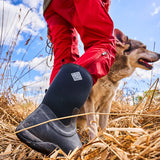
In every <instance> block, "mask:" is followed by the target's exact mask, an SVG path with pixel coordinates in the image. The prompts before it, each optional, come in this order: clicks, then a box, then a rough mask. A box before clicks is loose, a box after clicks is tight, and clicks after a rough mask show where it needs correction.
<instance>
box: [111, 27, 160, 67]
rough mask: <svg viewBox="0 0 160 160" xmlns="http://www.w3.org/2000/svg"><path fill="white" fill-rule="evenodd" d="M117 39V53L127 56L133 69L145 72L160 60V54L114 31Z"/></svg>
mask: <svg viewBox="0 0 160 160" xmlns="http://www.w3.org/2000/svg"><path fill="white" fill-rule="evenodd" d="M114 36H115V39H116V51H117V54H118V55H124V56H127V59H128V61H129V64H130V65H132V67H135V68H136V67H139V68H142V69H145V70H151V69H152V64H150V63H153V62H156V61H158V60H159V59H160V54H158V53H156V52H152V51H149V50H147V49H146V46H145V45H144V44H143V43H142V42H140V41H137V40H132V39H129V38H128V37H127V36H126V35H125V34H124V33H122V32H121V31H120V30H118V29H115V30H114Z"/></svg>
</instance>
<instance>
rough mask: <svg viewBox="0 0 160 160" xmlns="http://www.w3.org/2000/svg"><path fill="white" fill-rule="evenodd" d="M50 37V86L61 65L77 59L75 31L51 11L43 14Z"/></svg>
mask: <svg viewBox="0 0 160 160" xmlns="http://www.w3.org/2000/svg"><path fill="white" fill-rule="evenodd" d="M45 18H46V21H47V24H48V28H49V32H50V36H51V39H52V42H53V44H54V65H53V69H52V73H51V77H50V84H51V82H52V81H53V79H54V77H55V76H56V74H57V73H58V71H59V69H60V67H61V65H62V64H66V63H72V62H74V61H75V60H77V58H79V52H78V37H77V31H76V30H75V29H74V28H73V27H72V25H71V24H70V23H68V22H67V21H66V20H65V19H63V18H62V17H61V16H60V15H58V14H56V13H55V12H54V11H53V10H51V11H50V10H47V12H45Z"/></svg>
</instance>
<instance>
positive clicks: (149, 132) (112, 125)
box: [0, 91, 160, 160]
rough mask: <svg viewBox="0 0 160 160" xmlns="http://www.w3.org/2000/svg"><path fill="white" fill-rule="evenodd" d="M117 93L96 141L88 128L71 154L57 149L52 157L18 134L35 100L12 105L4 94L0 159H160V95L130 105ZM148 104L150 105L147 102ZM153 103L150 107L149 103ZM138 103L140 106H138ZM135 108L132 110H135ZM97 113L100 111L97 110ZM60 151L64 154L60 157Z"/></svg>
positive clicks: (33, 106)
mask: <svg viewBox="0 0 160 160" xmlns="http://www.w3.org/2000/svg"><path fill="white" fill-rule="evenodd" d="M121 96H122V91H121V92H118V95H117V97H119V98H116V99H115V101H113V103H112V110H111V114H110V120H109V127H108V128H105V129H104V130H101V129H100V128H99V132H98V135H96V138H95V139H93V140H89V138H88V128H86V129H84V130H81V131H78V132H79V134H80V136H81V141H82V143H83V146H82V148H80V149H75V151H73V152H72V153H70V154H69V155H66V154H65V153H63V152H62V151H61V150H55V151H53V153H52V154H51V155H49V156H45V155H42V154H41V153H38V152H36V151H34V150H32V149H31V148H29V147H27V146H26V145H25V144H23V143H21V142H20V141H19V140H18V138H17V137H16V135H15V128H16V126H17V125H18V123H19V122H20V121H21V120H23V119H24V118H25V117H26V116H27V115H28V114H29V113H30V112H32V111H33V110H34V109H35V107H36V106H35V105H33V103H32V102H29V101H28V102H27V101H26V102H25V103H22V101H18V100H16V97H15V98H14V101H15V105H12V104H11V105H10V104H9V103H8V100H7V99H6V98H5V97H1V99H0V106H1V108H0V117H1V118H0V144H1V145H0V159H8V160H14V159H16V160H21V159H44V160H47V159H68V160H76V159H77V160H81V159H83V160H98V159H102V160H103V159H104V160H108V159H111V160H118V159H121V160H135V159H136V160H143V159H144V160H146V159H147V160H148V159H154V160H156V159H157V160H158V159H160V97H154V98H153V99H152V103H151V104H150V103H148V102H150V101H151V97H152V96H149V97H147V100H145V101H143V102H141V103H140V104H139V105H136V106H131V105H130V104H129V103H127V101H126V100H125V99H124V98H123V100H122V99H121V98H120V97H121ZM146 103H147V105H146ZM149 104H150V106H148V105H149ZM137 106H138V107H137ZM135 108H136V111H135V112H134V113H133V111H134V110H135ZM97 114H98V113H97ZM59 153H60V154H61V155H63V156H59Z"/></svg>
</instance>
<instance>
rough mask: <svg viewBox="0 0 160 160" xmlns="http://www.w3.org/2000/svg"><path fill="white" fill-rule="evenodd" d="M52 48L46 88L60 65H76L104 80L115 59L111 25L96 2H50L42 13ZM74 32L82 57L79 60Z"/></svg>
mask: <svg viewBox="0 0 160 160" xmlns="http://www.w3.org/2000/svg"><path fill="white" fill-rule="evenodd" d="M44 17H45V19H46V22H47V25H48V28H49V33H50V36H51V39H52V42H53V44H54V66H53V70H52V73H51V77H50V84H51V82H52V80H53V79H54V77H55V76H56V74H57V73H58V71H59V69H60V67H61V65H62V64H63V63H76V64H78V65H81V66H83V67H84V68H86V69H87V70H88V71H89V72H90V74H91V75H92V77H93V81H94V83H95V82H96V81H97V79H99V78H101V77H102V76H105V75H106V74H107V73H108V72H109V69H110V67H111V65H112V64H113V62H114V59H115V53H116V51H115V44H114V37H113V36H112V33H113V22H112V20H111V18H110V16H109V14H108V13H107V12H106V11H105V9H104V7H103V5H102V3H101V1H100V0H52V2H51V3H50V5H49V7H48V8H47V10H46V11H45V13H44ZM76 30H77V31H78V33H79V35H80V37H81V40H82V42H83V44H84V49H85V53H84V54H83V55H82V56H81V57H79V52H78V38H77V32H76Z"/></svg>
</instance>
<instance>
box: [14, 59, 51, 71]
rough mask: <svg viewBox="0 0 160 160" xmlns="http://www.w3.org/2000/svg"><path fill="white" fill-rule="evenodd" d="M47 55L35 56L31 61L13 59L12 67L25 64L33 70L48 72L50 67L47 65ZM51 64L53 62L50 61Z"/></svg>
mask: <svg viewBox="0 0 160 160" xmlns="http://www.w3.org/2000/svg"><path fill="white" fill-rule="evenodd" d="M47 58H48V57H35V58H34V59H32V60H31V61H27V62H25V61H19V60H17V61H15V63H13V67H19V68H23V67H25V66H28V67H29V68H30V69H33V70H35V71H38V72H40V73H46V72H50V71H51V69H50V68H49V67H48V66H47V64H46V61H47ZM51 63H52V64H53V62H51Z"/></svg>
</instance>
